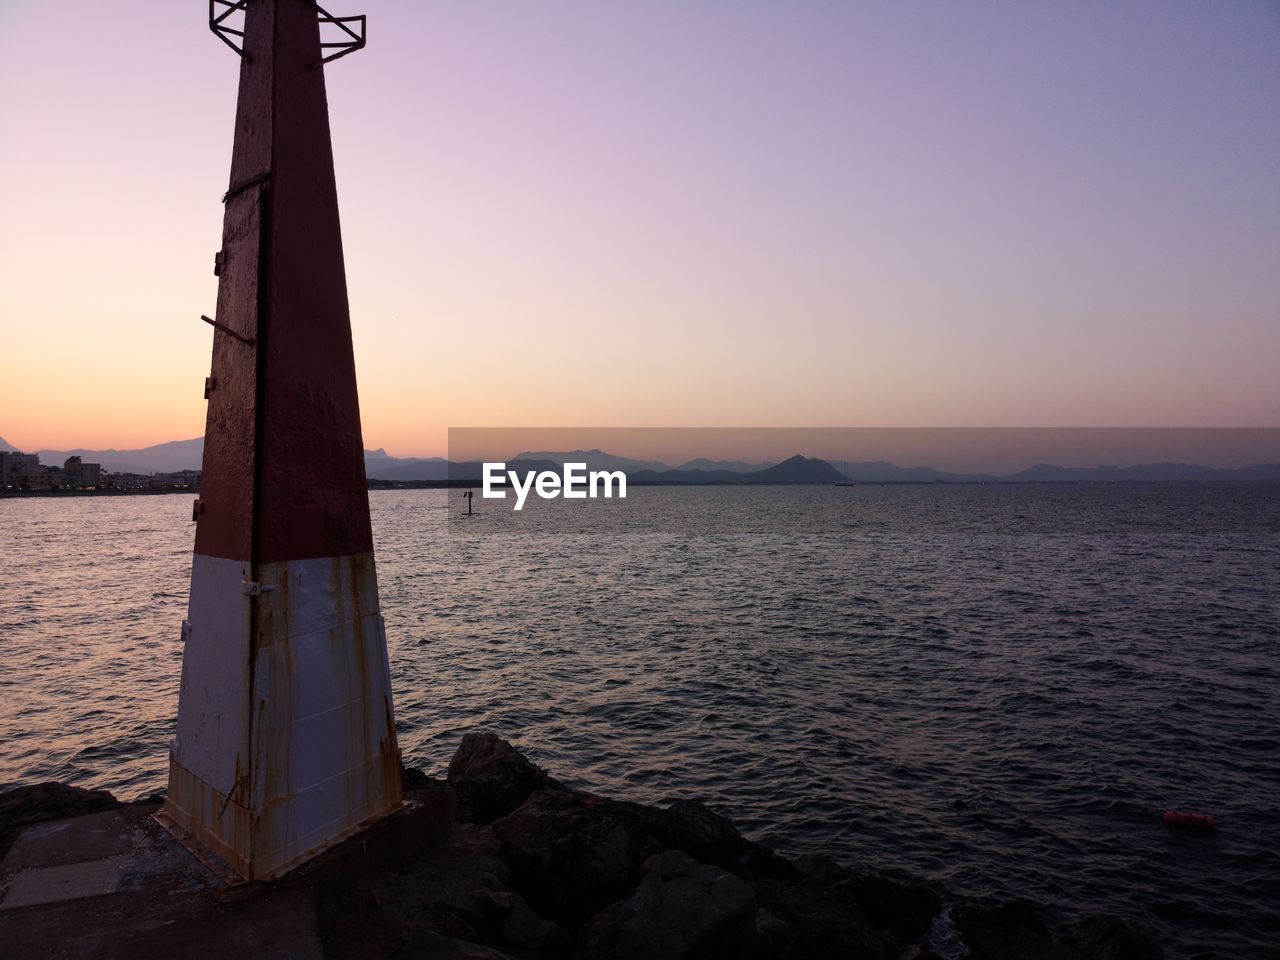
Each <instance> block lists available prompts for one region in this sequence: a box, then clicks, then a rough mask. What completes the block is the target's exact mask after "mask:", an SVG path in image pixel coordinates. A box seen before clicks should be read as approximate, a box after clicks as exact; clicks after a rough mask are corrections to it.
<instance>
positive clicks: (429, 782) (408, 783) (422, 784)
mask: <svg viewBox="0 0 1280 960" xmlns="http://www.w3.org/2000/svg"><path fill="white" fill-rule="evenodd" d="M444 785H445V781H443V780H437V779H436V778H435V777H429V776H427V774H426V773H425V772H424V771H422V770H420V769H418V768H417V767H401V769H400V786H401V787H403V788H404V789H405V790H438V789H440V788H441V787H443V786H444Z"/></svg>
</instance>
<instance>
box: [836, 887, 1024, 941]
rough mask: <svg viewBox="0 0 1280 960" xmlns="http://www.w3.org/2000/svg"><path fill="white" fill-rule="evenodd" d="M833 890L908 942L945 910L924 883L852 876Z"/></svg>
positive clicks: (878, 925) (874, 923)
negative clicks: (840, 893)
mask: <svg viewBox="0 0 1280 960" xmlns="http://www.w3.org/2000/svg"><path fill="white" fill-rule="evenodd" d="M834 889H836V890H838V891H840V892H842V893H844V894H846V895H848V896H849V897H850V898H851V899H852V900H853V903H854V904H855V905H856V906H857V908H858V909H859V910H861V911H862V914H863V916H865V917H866V918H867V920H868V921H869V922H870V923H871V925H872V926H873V927H875V928H876V929H877V930H888V931H889V932H890V933H892V934H894V936H896V937H898V938H899V939H901V940H905V941H908V942H911V941H917V940H919V939H920V938H921V937H923V936H924V935H925V934H926V933H928V932H929V927H930V926H932V925H933V918H934V917H936V916H937V915H938V914H939V913H940V912H941V910H942V900H941V899H940V898H939V897H938V895H937V894H936V893H934V892H933V891H932V890H930V889H929V888H928V887H926V886H924V885H923V884H918V883H900V882H899V881H897V880H894V879H891V878H890V877H886V876H883V875H882V874H878V873H858V874H853V875H850V876H849V877H847V878H846V879H844V880H841V881H840V882H839V883H837V884H836V885H835V888H834ZM1037 919H1039V918H1037Z"/></svg>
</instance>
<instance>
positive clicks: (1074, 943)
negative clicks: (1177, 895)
mask: <svg viewBox="0 0 1280 960" xmlns="http://www.w3.org/2000/svg"><path fill="white" fill-rule="evenodd" d="M1062 942H1063V943H1065V944H1066V945H1067V946H1069V947H1074V948H1075V949H1076V950H1078V951H1080V952H1081V953H1082V954H1084V955H1085V956H1086V957H1088V958H1089V960H1161V958H1163V957H1164V948H1163V947H1161V946H1160V943H1159V941H1157V940H1156V938H1155V935H1154V934H1152V932H1151V931H1150V930H1149V929H1147V927H1145V926H1143V925H1142V924H1141V923H1138V922H1137V921H1136V920H1123V919H1121V918H1120V917H1106V916H1094V917H1085V918H1084V919H1083V920H1080V921H1078V922H1077V923H1073V924H1072V925H1071V926H1069V927H1068V928H1067V931H1066V933H1065V935H1064V936H1063V938H1062Z"/></svg>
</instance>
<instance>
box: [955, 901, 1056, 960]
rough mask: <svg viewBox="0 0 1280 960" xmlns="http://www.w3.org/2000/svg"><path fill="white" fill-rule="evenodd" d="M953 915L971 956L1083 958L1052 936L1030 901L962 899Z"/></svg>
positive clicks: (992, 959)
mask: <svg viewBox="0 0 1280 960" xmlns="http://www.w3.org/2000/svg"><path fill="white" fill-rule="evenodd" d="M951 919H952V923H953V924H954V925H955V927H956V929H957V930H958V931H959V932H960V939H961V940H963V941H964V945H965V946H966V947H968V948H969V957H970V960H1081V957H1080V954H1079V953H1077V952H1076V951H1075V950H1073V949H1072V948H1070V947H1067V946H1063V945H1061V944H1057V943H1054V942H1053V941H1052V940H1051V939H1050V938H1049V930H1048V928H1047V927H1046V926H1045V923H1044V921H1043V920H1042V919H1041V918H1040V913H1039V911H1037V910H1036V908H1035V907H1034V906H1032V905H1031V904H1030V903H1027V902H1026V901H1022V900H1015V901H1012V902H1010V903H1005V904H1001V905H1000V906H997V907H988V906H983V905H981V904H975V903H962V904H960V905H958V906H956V907H955V908H954V909H953V910H952V911H951Z"/></svg>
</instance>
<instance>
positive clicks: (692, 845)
mask: <svg viewBox="0 0 1280 960" xmlns="http://www.w3.org/2000/svg"><path fill="white" fill-rule="evenodd" d="M667 814H668V818H667V819H668V823H669V830H670V831H671V846H672V847H674V848H676V849H679V850H682V851H684V852H685V853H687V854H688V855H689V856H691V857H692V858H693V859H694V860H697V861H698V862H699V863H711V864H715V865H716V866H718V867H723V868H725V869H726V870H730V869H733V868H734V867H736V866H737V865H738V862H739V861H740V860H741V859H742V854H743V852H744V850H745V849H746V844H745V843H744V842H743V839H742V834H740V833H739V832H738V828H737V827H735V826H734V825H733V822H732V821H731V820H729V819H728V818H727V817H722V816H721V815H720V814H718V813H716V812H715V811H714V810H711V809H710V808H709V807H707V806H706V805H705V804H702V803H700V802H698V801H697V800H676V801H673V802H672V803H670V804H669V805H668V806H667Z"/></svg>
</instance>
